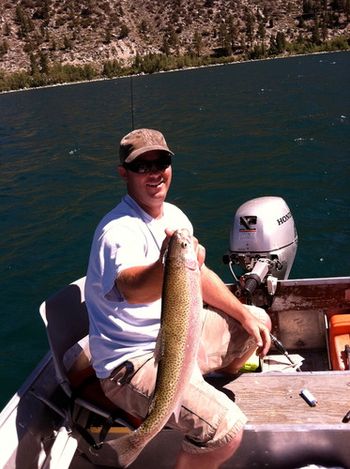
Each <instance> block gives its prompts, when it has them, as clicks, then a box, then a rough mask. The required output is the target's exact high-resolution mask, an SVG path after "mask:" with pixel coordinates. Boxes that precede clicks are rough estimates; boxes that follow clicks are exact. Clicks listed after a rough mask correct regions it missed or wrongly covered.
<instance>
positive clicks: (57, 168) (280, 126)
mask: <svg viewBox="0 0 350 469" xmlns="http://www.w3.org/2000/svg"><path fill="white" fill-rule="evenodd" d="M349 76H350V53H346V52H344V53H336V54H322V55H315V56H308V57H296V58H289V59H280V60H272V61H263V62H254V63H253V62H250V63H243V64H235V65H226V66H222V67H213V68H207V69H198V70H189V71H182V72H174V73H168V74H159V75H154V76H142V77H137V78H134V80H133V85H134V118H135V126H136V127H141V126H146V127H153V128H158V129H160V130H162V131H163V132H164V133H165V135H166V137H167V140H168V143H169V145H170V146H171V147H172V148H173V149H174V151H175V152H176V157H175V164H174V180H173V186H172V189H171V192H170V196H169V200H171V201H173V202H175V203H177V204H178V205H179V206H180V207H181V208H182V209H183V210H184V211H185V212H186V213H188V215H189V216H190V218H191V219H192V221H193V223H194V226H195V229H196V235H197V237H198V238H199V239H200V241H201V242H202V244H204V245H205V246H206V248H207V263H208V264H209V265H210V266H211V267H212V268H214V270H216V271H217V272H218V273H219V274H220V275H221V276H222V278H223V279H224V280H225V281H230V274H229V272H228V271H227V268H226V267H225V266H224V265H223V264H222V262H221V258H222V255H223V254H224V252H225V251H226V249H227V247H228V234H229V227H230V223H231V219H232V217H233V215H234V212H235V211H236V209H237V208H238V206H239V205H240V204H241V203H243V202H245V201H246V200H248V199H250V198H253V197H258V196H263V195H278V196H281V197H283V198H284V199H285V200H286V201H287V203H288V205H289V206H290V208H291V210H292V213H293V215H294V218H295V222H296V224H297V229H298V233H299V248H298V253H297V258H296V261H295V263H294V267H293V269H292V272H291V277H294V278H305V277H329V276H345V275H349V274H350V248H349V246H350V222H349V201H350V178H349V176H350V171H349V157H350V154H349V153H350V152H349V148H350V87H349V82H348V80H349ZM130 127H131V112H130V80H129V79H118V80H111V81H102V82H96V83H87V84H80V85H72V86H63V87H56V88H47V89H41V90H32V91H27V92H18V93H10V94H3V95H1V96H0V142H1V149H0V152H1V153H0V164H1V176H0V177H1V186H0V197H1V213H0V223H1V240H0V256H1V273H0V275H1V297H2V307H1V312H0V314H1V328H0V329H1V330H0V343H1V348H0V383H1V388H0V401H1V402H0V404H1V406H2V405H3V404H4V403H5V402H6V401H7V400H8V399H9V397H10V396H11V395H12V394H13V393H14V392H15V390H16V389H17V387H18V386H19V385H20V384H21V382H22V381H23V380H24V379H25V377H26V375H27V374H28V373H29V372H30V370H31V369H32V368H33V366H34V365H35V364H36V363H37V361H38V360H39V359H40V358H41V357H42V356H43V354H44V353H45V352H46V350H47V342H46V336H45V331H44V328H43V325H42V324H41V320H40V318H39V314H38V307H39V305H40V303H41V302H42V301H43V300H44V299H45V298H46V297H47V296H48V295H50V294H51V293H53V292H54V291H56V290H57V289H59V288H60V287H62V286H63V285H65V284H66V283H69V282H71V281H72V280H74V279H76V278H78V277H80V276H83V275H85V270H86V264H87V258H88V254H89V248H90V242H91V237H92V234H93V231H94V229H95V225H96V224H97V222H98V220H99V219H100V218H101V216H102V215H103V214H104V213H105V212H106V211H107V210H109V209H110V208H111V207H112V206H114V205H115V204H116V203H117V202H118V200H119V199H120V197H121V195H122V194H123V193H124V185H123V183H122V182H121V181H120V180H119V179H118V177H117V174H116V166H117V158H116V153H117V147H118V142H119V140H120V138H121V136H122V135H123V134H125V133H126V132H128V131H129V130H130Z"/></svg>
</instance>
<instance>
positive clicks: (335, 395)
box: [216, 371, 350, 425]
mask: <svg viewBox="0 0 350 469" xmlns="http://www.w3.org/2000/svg"><path fill="white" fill-rule="evenodd" d="M217 384H218V383H217ZM217 384H216V386H217V387H219V389H220V388H221V389H222V390H223V391H224V392H225V393H228V394H231V396H230V397H233V396H232V393H233V394H234V399H235V402H236V403H237V404H238V405H239V407H240V408H241V409H242V410H243V412H244V413H245V414H246V416H247V417H248V424H257V425H260V424H283V425H289V424H316V425H324V424H326V425H334V424H341V423H342V419H343V417H344V416H345V414H346V413H347V412H348V411H349V410H350V373H349V372H341V371H339V372H336V376H335V375H334V372H333V373H332V374H331V375H330V374H329V373H327V372H303V373H298V372H292V373H281V372H273V373H245V374H241V375H240V376H239V377H238V378H237V379H235V380H233V381H230V383H227V382H226V384H225V383H223V382H222V383H221V384H222V385H224V386H223V387H220V386H218V385H217ZM305 388H306V389H308V390H309V391H310V392H311V393H312V395H313V396H314V397H315V398H316V399H317V404H316V406H315V407H310V406H309V405H308V404H307V403H306V402H305V400H304V399H303V398H302V397H301V396H300V395H299V394H300V391H301V390H302V389H305ZM347 425H350V423H348V424H347Z"/></svg>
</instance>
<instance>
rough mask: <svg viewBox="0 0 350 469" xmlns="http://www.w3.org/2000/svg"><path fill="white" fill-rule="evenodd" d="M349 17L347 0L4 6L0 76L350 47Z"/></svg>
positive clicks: (126, 0) (61, 0) (73, 0)
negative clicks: (338, 44)
mask: <svg viewBox="0 0 350 469" xmlns="http://www.w3.org/2000/svg"><path fill="white" fill-rule="evenodd" d="M349 19H350V0H332V1H330V0H289V1H288V0H274V1H273V2H272V1H271V0H250V1H248V0H81V1H80V0H1V2H0V34H1V36H0V71H1V70H2V72H15V71H18V70H27V71H30V70H31V71H32V73H34V72H35V67H41V72H45V67H48V66H49V65H51V64H54V63H60V64H72V65H86V64H89V65H93V66H94V67H102V66H103V64H105V63H106V62H107V61H116V60H117V61H118V63H120V64H121V66H126V65H129V64H130V63H132V62H133V61H135V58H136V57H142V56H144V55H147V54H151V53H162V54H165V55H166V56H180V55H186V54H193V55H196V56H198V57H202V56H212V57H219V56H225V57H227V56H231V57H238V58H240V57H245V58H254V56H255V55H257V56H261V55H262V56H263V55H264V54H266V51H271V49H272V51H274V50H273V49H276V51H277V52H279V53H281V52H283V51H285V50H286V49H287V48H288V44H290V43H294V44H297V43H299V44H303V43H305V42H312V43H313V44H316V45H317V44H321V43H324V42H326V41H330V40H331V39H332V38H333V39H334V38H336V37H339V38H341V39H340V41H343V43H344V41H345V45H347V46H349V41H350V39H349V38H350V24H349ZM345 48H346V47H345Z"/></svg>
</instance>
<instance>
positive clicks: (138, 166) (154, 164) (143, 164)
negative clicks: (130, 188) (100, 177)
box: [123, 155, 171, 174]
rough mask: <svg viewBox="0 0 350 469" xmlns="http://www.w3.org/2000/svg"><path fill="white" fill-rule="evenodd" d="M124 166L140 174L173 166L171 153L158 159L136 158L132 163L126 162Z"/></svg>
mask: <svg viewBox="0 0 350 469" xmlns="http://www.w3.org/2000/svg"><path fill="white" fill-rule="evenodd" d="M123 166H124V168H126V169H128V170H129V171H132V172H133V173H138V174H147V173H150V172H153V171H165V170H166V169H167V168H169V166H171V155H166V156H163V157H162V158H159V159H158V160H153V161H151V160H140V159H138V158H137V159H136V160H134V161H132V162H131V163H124V164H123Z"/></svg>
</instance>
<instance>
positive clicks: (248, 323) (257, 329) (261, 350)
mask: <svg viewBox="0 0 350 469" xmlns="http://www.w3.org/2000/svg"><path fill="white" fill-rule="evenodd" d="M241 324H242V326H243V327H244V329H245V330H246V331H247V332H248V334H249V335H251V336H252V337H254V338H255V340H256V345H257V347H258V350H257V355H259V357H261V358H263V357H264V356H265V355H266V354H267V352H268V351H269V349H270V346H271V338H270V331H269V329H268V328H267V327H266V326H265V325H264V324H263V323H261V322H260V321H259V320H258V319H257V318H255V317H254V316H253V315H252V314H251V313H250V311H247V314H246V315H245V318H244V320H243V321H242V322H241Z"/></svg>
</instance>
